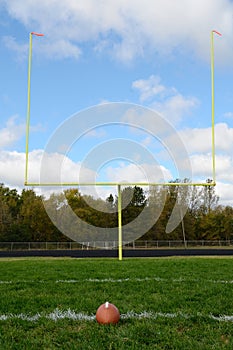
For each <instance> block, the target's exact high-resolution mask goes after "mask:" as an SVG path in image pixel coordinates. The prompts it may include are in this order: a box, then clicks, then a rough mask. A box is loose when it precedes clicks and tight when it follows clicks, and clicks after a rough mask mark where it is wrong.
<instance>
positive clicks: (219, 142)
mask: <svg viewBox="0 0 233 350" xmlns="http://www.w3.org/2000/svg"><path fill="white" fill-rule="evenodd" d="M211 132H212V129H211V127H209V128H199V129H198V128H194V129H184V130H181V131H180V132H179V135H180V137H181V138H182V140H183V142H184V144H185V146H186V148H187V150H188V152H189V153H195V152H210V151H211V147H212V137H211ZM215 147H216V151H217V152H229V153H230V154H231V153H232V150H233V128H230V127H229V126H228V125H227V124H226V123H217V124H216V125H215Z"/></svg>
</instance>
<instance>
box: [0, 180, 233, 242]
mask: <svg viewBox="0 0 233 350" xmlns="http://www.w3.org/2000/svg"><path fill="white" fill-rule="evenodd" d="M176 182H177V183H178V182H179V180H176ZM210 182H211V180H209V179H208V180H207V183H206V186H203V187H202V186H200V187H198V186H192V185H189V184H187V186H185V187H183V186H182V187H181V186H178V185H177V186H174V185H173V186H172V185H171V186H169V185H168V186H154V187H153V186H152V187H150V188H149V189H146V190H145V189H143V188H141V187H138V186H135V187H130V186H128V187H124V188H122V192H121V200H122V225H123V235H124V227H127V224H128V223H130V222H132V221H134V220H135V219H136V218H138V221H137V229H138V230H140V227H141V229H142V233H143V235H142V236H141V237H140V240H182V239H183V238H184V233H185V237H186V240H230V239H232V236H233V208H232V207H231V206H222V205H219V198H218V196H217V195H216V193H215V188H214V187H213V186H211V185H208V184H209V183H210ZM64 195H65V200H64ZM177 200H180V201H183V204H185V206H186V208H187V211H186V213H185V215H184V217H183V220H182V221H181V222H180V223H179V224H178V226H177V227H175V228H174V229H173V230H172V231H171V232H170V233H166V226H167V222H168V220H169V218H170V216H171V213H172V211H173V208H174V205H175V203H176V202H177ZM184 202H185V203H184ZM44 203H47V204H50V203H51V205H54V206H55V210H56V213H57V215H58V216H59V215H62V213H63V212H64V208H65V207H66V206H70V207H71V208H72V210H73V212H74V213H75V214H76V215H77V216H78V217H79V218H81V219H82V221H85V222H87V223H89V224H91V225H93V227H95V226H96V227H105V228H112V227H117V225H118V214H117V208H118V197H117V196H116V195H115V196H114V195H112V194H110V195H109V196H108V197H107V198H106V199H105V200H103V199H101V198H94V197H91V196H88V195H84V194H81V192H80V191H79V189H78V188H69V189H67V190H65V191H64V193H63V195H62V196H61V194H59V193H53V194H51V195H50V196H49V198H44V197H43V196H41V195H37V194H36V192H35V191H34V190H33V189H23V190H22V192H21V193H19V192H18V191H17V190H16V189H10V188H9V187H7V186H5V185H4V184H0V241H2V242H6V241H8V242H11V241H12V242H13V241H14V242H19V241H21V242H23V241H24V242H25V241H27V242H34V241H40V242H42V241H70V239H69V238H68V237H66V236H65V235H63V234H62V232H60V231H59V229H58V228H57V227H56V226H55V225H54V224H53V223H52V222H51V220H50V218H49V216H48V215H47V212H46V210H45V208H44ZM54 203H55V204H54ZM145 209H146V211H145V212H146V215H144V218H142V219H140V214H141V213H142V212H143V210H145ZM157 212H158V213H159V215H158V219H157V221H156V220H154V219H153V216H156V215H157V214H156V213H157ZM140 220H141V221H140ZM143 220H144V221H143ZM148 220H151V225H149V229H148V230H147V232H144V227H145V223H146V221H148ZM153 220H154V221H155V222H154V221H153ZM131 229H132V230H133V229H134V228H131ZM83 236H84V238H85V232H84V233H83ZM123 239H124V236H123Z"/></svg>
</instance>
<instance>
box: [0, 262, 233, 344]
mask: <svg viewBox="0 0 233 350" xmlns="http://www.w3.org/2000/svg"><path fill="white" fill-rule="evenodd" d="M0 296H1V297H0V349H3V350H5V349H6V350H7V349H17V350H18V349H67V350H68V349H99V350H102V349H115V350H120V349H121V350H123V349H124V350H125V349H138V350H141V349H182V350H183V349H195V350H196V349H233V258H228V257H224V258H221V257H218V258H216V257H215V258H213V257H211V258H209V257H202V258H198V257H195V258H193V257H186V258H181V257H173V258H150V259H142V258H141V259H138V258H137V259H123V261H118V260H117V259H106V258H105V259H71V258H18V259H13V258H8V259H1V260H0ZM105 301H109V302H111V303H113V304H115V305H116V306H117V307H118V309H119V311H120V314H121V318H120V321H119V323H118V324H117V325H107V326H106V325H100V324H98V323H97V322H96V319H95V313H96V310H97V308H98V307H99V306H100V305H101V304H102V303H104V302H105Z"/></svg>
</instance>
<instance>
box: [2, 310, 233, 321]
mask: <svg viewBox="0 0 233 350" xmlns="http://www.w3.org/2000/svg"><path fill="white" fill-rule="evenodd" d="M193 317H200V318H202V317H208V318H210V319H212V320H215V321H217V322H233V315H219V316H214V315H212V314H210V315H203V314H200V313H198V314H197V315H188V314H184V313H182V312H177V313H163V312H151V311H142V312H139V313H137V312H134V311H128V312H127V313H125V314H121V319H124V320H127V319H138V320H140V319H151V320H155V319H157V318H181V319H189V318H193ZM41 318H45V319H49V320H52V321H55V322H56V321H58V320H62V319H69V320H74V321H94V320H95V315H94V314H91V315H88V314H85V313H83V312H76V311H74V310H71V309H68V310H60V309H55V310H54V311H52V312H50V313H48V314H46V313H36V314H35V315H31V314H23V313H20V314H11V313H10V314H2V315H1V314H0V321H7V320H12V319H20V320H23V321H29V322H36V321H38V320H39V319H41Z"/></svg>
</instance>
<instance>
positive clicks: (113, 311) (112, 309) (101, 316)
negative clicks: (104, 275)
mask: <svg viewBox="0 0 233 350" xmlns="http://www.w3.org/2000/svg"><path fill="white" fill-rule="evenodd" d="M96 320H97V322H98V323H100V324H116V323H118V322H119V320H120V312H119V310H118V308H117V307H116V306H115V305H114V304H111V303H109V302H108V301H106V303H104V304H102V305H100V307H99V308H98V309H97V311H96Z"/></svg>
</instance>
